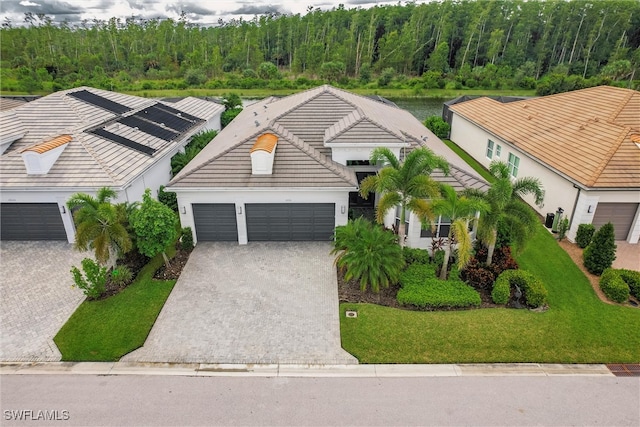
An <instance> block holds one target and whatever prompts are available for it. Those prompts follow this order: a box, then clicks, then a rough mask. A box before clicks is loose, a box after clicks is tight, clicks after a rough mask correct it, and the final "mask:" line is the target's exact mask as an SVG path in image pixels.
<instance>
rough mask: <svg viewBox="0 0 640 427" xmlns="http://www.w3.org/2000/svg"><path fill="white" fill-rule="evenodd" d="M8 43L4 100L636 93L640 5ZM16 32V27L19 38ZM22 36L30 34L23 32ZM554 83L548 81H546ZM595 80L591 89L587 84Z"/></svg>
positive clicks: (350, 13) (346, 15)
mask: <svg viewBox="0 0 640 427" xmlns="http://www.w3.org/2000/svg"><path fill="white" fill-rule="evenodd" d="M24 21H25V22H24V23H12V22H10V21H5V22H4V24H3V28H2V29H1V30H0V31H1V33H0V36H1V38H2V43H1V58H2V62H1V68H2V81H1V87H2V89H3V90H23V91H24V90H26V91H34V90H56V89H60V88H65V87H72V86H76V85H78V84H92V85H94V86H98V87H105V88H108V89H143V88H146V89H152V88H184V87H189V86H195V87H198V86H201V87H212V88H217V87H273V88H277V87H288V86H291V85H296V86H304V85H305V84H311V83H313V81H312V79H317V80H323V81H329V82H334V83H337V84H341V85H345V86H349V85H351V86H363V85H378V86H387V85H394V84H396V85H402V84H405V85H406V84H408V81H409V83H410V84H411V85H412V86H413V87H415V88H416V91H419V90H420V89H421V88H437V87H445V86H447V87H452V88H463V87H469V88H472V87H482V88H488V89H491V88H494V89H495V88H508V87H520V88H534V87H535V86H536V84H537V83H538V82H544V81H545V79H547V81H546V84H547V87H546V89H545V88H544V87H543V89H542V91H543V92H544V91H547V92H554V91H559V90H566V89H571V88H575V87H579V86H581V85H588V84H589V83H588V82H589V79H594V78H597V79H599V80H598V82H601V81H605V82H609V81H611V82H615V81H623V82H628V83H629V84H631V82H632V81H633V80H634V78H637V75H640V73H637V70H638V68H639V66H640V49H639V46H640V2H637V1H635V0H610V1H577V0H573V1H545V2H543V1H524V0H490V1H465V0H462V1H460V0H443V1H440V2H430V3H426V4H419V5H418V4H413V3H408V4H406V5H404V6H402V5H397V6H381V7H373V8H370V9H361V8H357V9H349V10H348V9H345V8H344V6H342V5H341V6H339V7H338V8H335V9H333V10H330V11H322V10H319V9H313V8H311V7H310V8H309V9H308V11H307V13H306V14H305V15H300V14H296V15H278V14H271V15H264V16H256V17H254V19H252V20H251V21H244V20H232V21H229V22H223V21H220V22H219V25H218V26H215V27H207V28H204V27H199V26H196V25H194V24H192V23H190V22H188V20H187V19H186V14H183V15H182V17H181V18H180V19H178V20H171V19H166V20H153V19H152V20H141V19H137V18H135V17H131V18H128V19H124V20H121V19H117V18H112V19H110V20H109V21H98V20H96V21H84V22H82V23H80V24H77V25H70V24H68V23H65V22H63V23H55V22H53V21H52V20H51V19H50V18H49V17H47V16H44V15H33V14H26V15H25V18H24ZM18 24H19V25H18ZM23 24H24V25H23ZM549 80H550V81H549ZM592 81H593V80H592Z"/></svg>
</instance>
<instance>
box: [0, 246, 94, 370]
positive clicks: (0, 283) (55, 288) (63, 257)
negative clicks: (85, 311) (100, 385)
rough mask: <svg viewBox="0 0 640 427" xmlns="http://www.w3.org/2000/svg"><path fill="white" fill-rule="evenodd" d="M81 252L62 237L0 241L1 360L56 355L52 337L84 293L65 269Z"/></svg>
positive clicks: (52, 358) (77, 262)
mask: <svg viewBox="0 0 640 427" xmlns="http://www.w3.org/2000/svg"><path fill="white" fill-rule="evenodd" d="M86 256H87V254H86V253H81V252H77V251H74V250H73V247H72V245H70V244H69V243H66V242H2V244H1V245H0V360H1V361H58V360H60V352H59V351H58V348H57V347H56V345H55V344H54V343H53V337H54V336H55V334H56V333H58V330H60V328H61V327H62V325H64V323H65V322H66V321H67V319H69V317H70V316H71V314H73V312H74V311H75V309H76V308H77V307H78V305H80V303H81V302H82V301H83V300H84V298H85V297H84V295H83V293H82V291H81V290H80V289H77V288H72V287H71V285H72V284H73V279H72V277H71V273H70V272H69V271H70V270H71V266H72V265H80V261H81V260H82V259H83V258H85V257H86Z"/></svg>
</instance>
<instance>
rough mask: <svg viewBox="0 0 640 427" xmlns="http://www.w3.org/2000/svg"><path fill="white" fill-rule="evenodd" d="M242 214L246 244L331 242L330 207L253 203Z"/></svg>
mask: <svg viewBox="0 0 640 427" xmlns="http://www.w3.org/2000/svg"><path fill="white" fill-rule="evenodd" d="M246 210H247V235H248V240H249V241H250V242H251V241H254V242H256V241H291V240H298V241H304V240H331V239H332V238H333V229H334V227H335V205H334V204H333V203H255V204H247V205H246Z"/></svg>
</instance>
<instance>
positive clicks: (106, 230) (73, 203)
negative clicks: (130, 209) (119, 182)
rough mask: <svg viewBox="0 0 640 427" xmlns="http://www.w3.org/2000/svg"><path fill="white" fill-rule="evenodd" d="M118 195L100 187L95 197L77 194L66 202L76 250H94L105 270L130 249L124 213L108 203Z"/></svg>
mask: <svg viewBox="0 0 640 427" xmlns="http://www.w3.org/2000/svg"><path fill="white" fill-rule="evenodd" d="M116 195H117V193H116V192H115V191H114V190H112V189H110V188H108V187H103V188H101V189H99V190H98V193H97V195H96V197H93V196H91V195H89V194H85V193H76V194H74V195H72V196H71V198H70V199H69V200H68V201H67V207H68V208H69V209H70V210H71V211H72V212H73V219H74V221H75V224H76V242H75V246H76V249H78V250H81V251H86V250H90V249H93V250H94V251H95V257H96V260H97V261H98V262H99V263H101V264H102V265H106V266H107V267H108V268H110V267H113V266H115V263H116V260H117V257H118V255H119V254H121V253H126V252H127V251H129V250H130V249H131V238H130V237H129V233H128V232H127V229H126V227H125V224H126V210H125V209H124V208H122V207H118V206H117V205H113V204H112V203H111V199H113V198H114V197H116Z"/></svg>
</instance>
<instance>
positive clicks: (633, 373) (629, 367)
mask: <svg viewBox="0 0 640 427" xmlns="http://www.w3.org/2000/svg"><path fill="white" fill-rule="evenodd" d="M607 368H609V370H610V371H611V373H612V374H613V375H615V376H616V377H640V364H638V363H627V364H611V365H607Z"/></svg>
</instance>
